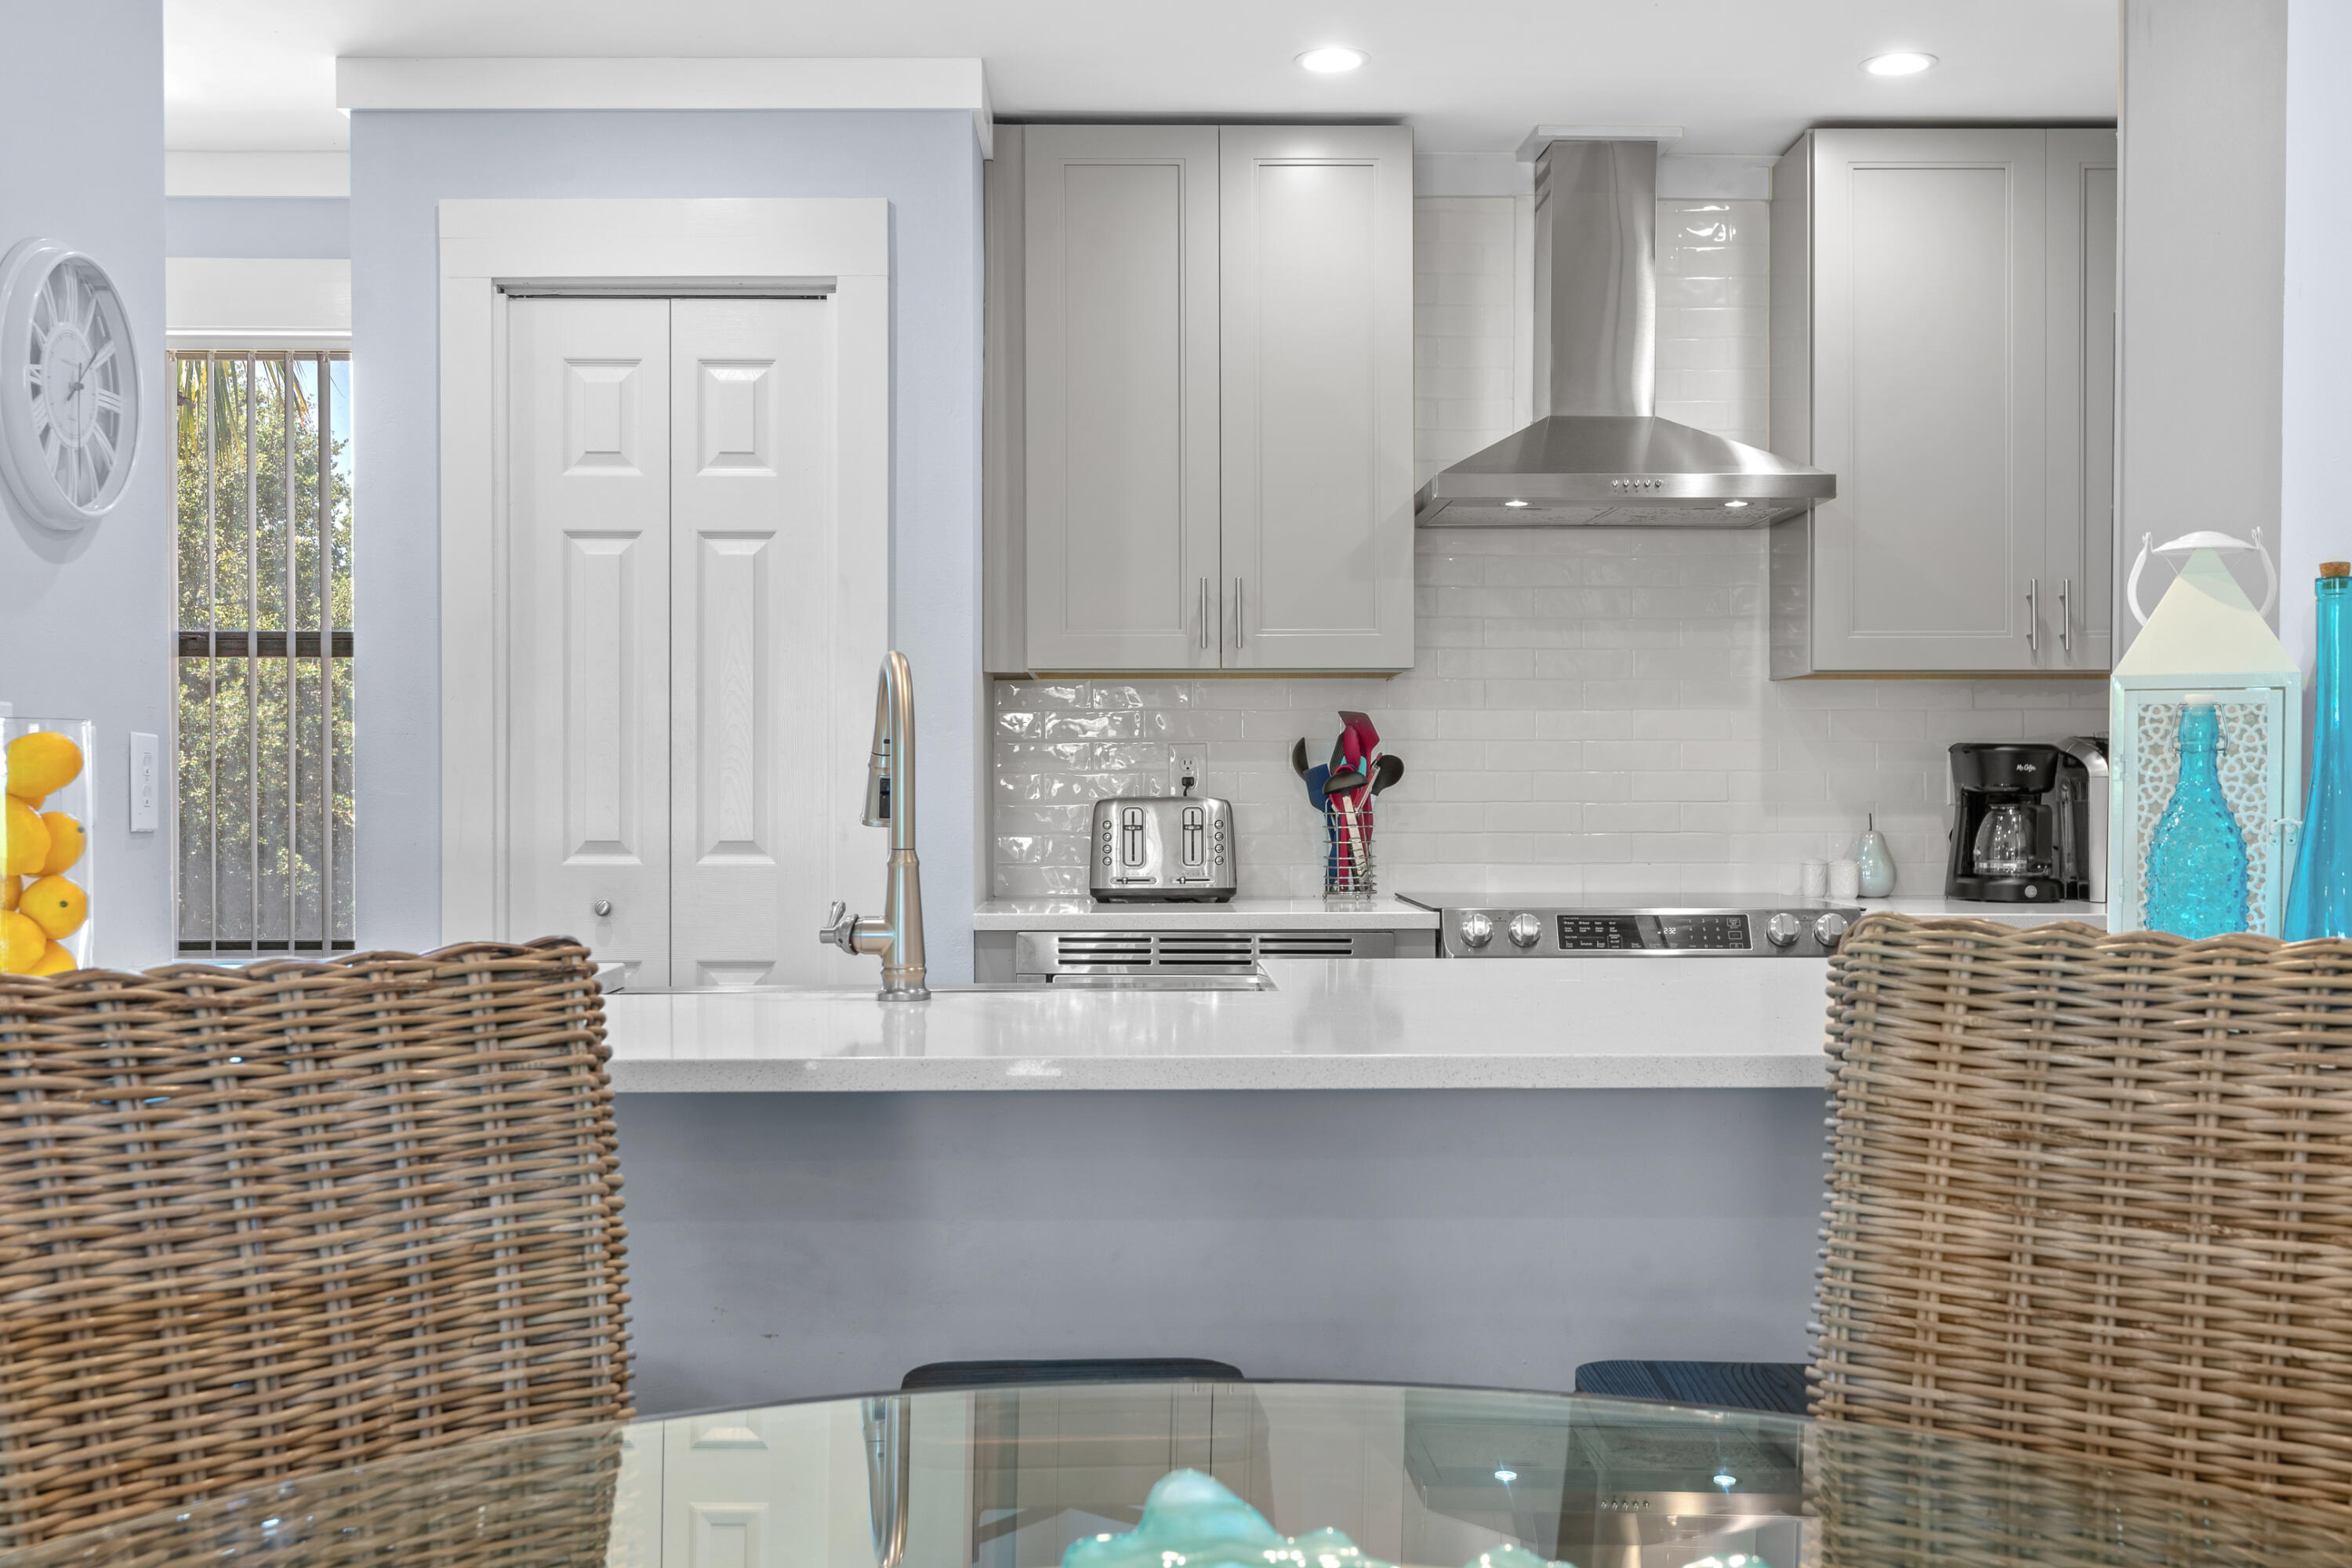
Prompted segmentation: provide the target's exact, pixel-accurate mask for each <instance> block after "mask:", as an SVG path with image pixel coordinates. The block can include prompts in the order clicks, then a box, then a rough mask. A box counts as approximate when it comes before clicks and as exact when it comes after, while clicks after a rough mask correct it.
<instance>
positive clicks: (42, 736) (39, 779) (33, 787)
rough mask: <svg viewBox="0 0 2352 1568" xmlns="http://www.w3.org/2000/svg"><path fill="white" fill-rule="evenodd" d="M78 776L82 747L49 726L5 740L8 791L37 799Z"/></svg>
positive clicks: (18, 796) (61, 787)
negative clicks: (6, 741) (48, 727)
mask: <svg viewBox="0 0 2352 1568" xmlns="http://www.w3.org/2000/svg"><path fill="white" fill-rule="evenodd" d="M80 776H81V748H80V747H79V746H77V745H75V744H74V743H73V742H71V741H69V740H68V739H67V738H66V737H65V736H63V735H60V734H58V733H57V732H56V731H50V730H36V731H33V732H32V733H31V734H29V735H19V736H17V737H16V739H15V740H13V741H11V742H8V793H9V794H10V795H15V796H16V798H17V799H18V800H29V801H39V800H43V799H46V798H47V796H48V795H49V794H50V792H51V791H53V790H61V789H63V788H65V787H66V785H68V784H71V783H73V782H74V780H75V779H77V778H79V777H80Z"/></svg>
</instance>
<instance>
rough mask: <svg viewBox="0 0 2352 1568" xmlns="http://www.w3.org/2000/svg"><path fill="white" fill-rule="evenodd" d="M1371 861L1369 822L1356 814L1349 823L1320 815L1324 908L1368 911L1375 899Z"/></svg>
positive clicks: (1338, 817) (1330, 814) (1363, 814)
mask: <svg viewBox="0 0 2352 1568" xmlns="http://www.w3.org/2000/svg"><path fill="white" fill-rule="evenodd" d="M1377 881H1378V878H1377V875H1376V872H1375V867H1374V861H1373V859H1372V821H1371V814H1370V812H1360V813H1358V815H1357V816H1355V817H1354V819H1353V820H1352V821H1351V820H1350V819H1349V818H1348V817H1347V816H1343V815H1342V814H1341V813H1339V812H1337V811H1326V812H1325V813H1324V814H1323V903H1324V906H1325V907H1326V908H1327V909H1369V908H1370V906H1371V903H1372V900H1373V899H1374V898H1375V897H1376V896H1377V889H1376V883H1377Z"/></svg>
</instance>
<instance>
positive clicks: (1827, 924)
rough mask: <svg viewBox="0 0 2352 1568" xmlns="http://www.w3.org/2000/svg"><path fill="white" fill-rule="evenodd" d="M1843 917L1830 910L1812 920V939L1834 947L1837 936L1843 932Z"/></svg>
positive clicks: (1844, 922)
mask: <svg viewBox="0 0 2352 1568" xmlns="http://www.w3.org/2000/svg"><path fill="white" fill-rule="evenodd" d="M1845 924H1846V921H1845V917H1844V916H1843V915H1842V914H1840V913H1838V912H1837V911H1836V910H1831V911H1830V912H1829V913H1827V914H1825V915H1823V916H1822V918H1821V919H1819V920H1817V921H1814V922H1813V940H1814V941H1815V942H1820V943H1821V944H1822V946H1823V947H1835V946H1836V945H1837V944H1838V938H1840V937H1842V936H1843V935H1844V934H1845Z"/></svg>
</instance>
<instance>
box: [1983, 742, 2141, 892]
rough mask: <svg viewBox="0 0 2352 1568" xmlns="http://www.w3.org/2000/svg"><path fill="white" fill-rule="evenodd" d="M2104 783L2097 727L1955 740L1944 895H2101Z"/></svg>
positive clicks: (2103, 887) (2104, 754)
mask: <svg viewBox="0 0 2352 1568" xmlns="http://www.w3.org/2000/svg"><path fill="white" fill-rule="evenodd" d="M2106 784H2107V750H2106V741H2105V737H2103V736H2096V735H2078V736H2075V737H2074V738H2072V739H2070V740H2067V741H2063V742H2057V743H2054V744H2018V743H2014V742H1999V741H1963V742H1960V743H1959V744H1958V745H1956V746H1954V747H1953V748H1952V805H1953V811H1952V846H1951V848H1952V852H1951V865H1950V869H1949V871H1948V873H1947V874H1946V876H1945V879H1944V894H1945V896H1946V897H1947V898H1952V899H1967V900H1973V901H1976V902H1979V903H1990V904H2026V903H2044V904H2048V903H2056V902H2058V901H2059V900H2063V899H2087V900H2092V901H2094V902H2099V901H2104V900H2105V898H2106V891H2107V889H2106V880H2107V879H2106V858H2107V821H2106V817H2107V813H2106V805H2107V799H2106Z"/></svg>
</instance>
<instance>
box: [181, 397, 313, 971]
mask: <svg viewBox="0 0 2352 1568" xmlns="http://www.w3.org/2000/svg"><path fill="white" fill-rule="evenodd" d="M173 359H174V362H175V363H174V374H175V378H176V383H177V391H178V394H179V418H178V431H177V436H178V458H179V466H178V558H177V569H178V602H179V621H180V626H179V629H180V631H181V632H182V633H205V632H238V633H250V632H256V631H258V632H285V631H288V630H289V629H290V630H292V631H295V632H298V633H299V632H318V631H320V630H322V626H321V616H320V595H321V590H322V587H323V592H324V596H325V602H326V604H327V606H328V608H329V610H330V612H331V615H330V616H329V617H327V618H326V619H325V621H324V628H332V629H341V630H348V629H350V627H351V626H352V570H351V566H352V510H351V459H350V445H351V441H350V434H349V432H350V429H351V424H350V366H349V362H348V361H341V360H324V361H322V359H321V357H320V356H318V355H305V354H299V353H298V354H293V355H286V354H278V355H274V356H262V355H257V356H256V357H254V358H253V359H252V360H251V361H250V362H248V361H247V359H246V358H245V356H243V355H231V354H221V355H218V356H213V355H206V354H203V353H187V354H177V355H174V356H173ZM322 370H323V372H324V374H327V375H328V376H329V378H330V385H329V386H328V388H327V396H326V398H325V402H326V405H327V407H328V410H329V415H330V428H329V430H328V432H327V441H326V458H325V461H326V475H325V478H326V496H325V505H326V520H327V527H326V538H325V539H324V540H323V541H322V540H321V539H320V431H319V412H320V402H321V398H320V386H319V377H320V374H321V373H322ZM289 424H290V428H291V434H292V437H293V440H292V450H291V451H290V453H289V449H288V435H289ZM208 426H209V427H208ZM248 459H249V466H248ZM289 468H290V472H291V476H292V479H293V484H292V487H291V492H292V493H291V496H290V498H289V486H288V484H287V479H288V476H289ZM289 499H290V501H291V505H290V506H289ZM289 533H290V540H289ZM289 544H290V551H291V554H290V560H289ZM322 560H323V562H324V563H325V566H326V571H325V582H324V583H323V584H321V581H320V575H321V574H320V564H321V562H322ZM289 565H290V567H291V572H292V581H291V583H290V584H289V580H288V574H289ZM178 663H179V675H180V681H179V723H180V755H179V811H180V939H181V942H182V944H183V946H187V945H190V944H203V943H207V942H215V941H216V942H220V943H222V944H223V945H224V946H228V947H233V948H241V947H245V946H247V945H250V944H253V943H256V942H258V943H259V944H261V945H262V946H263V947H264V948H265V949H268V948H270V947H282V946H283V945H284V944H285V943H287V942H289V940H290V941H292V942H296V943H298V944H310V945H312V946H315V945H316V944H317V943H318V942H320V940H321V938H322V936H324V935H325V934H326V933H325V931H323V929H322V928H323V926H324V923H325V911H324V910H323V909H322V899H321V895H322V890H323V889H324V887H325V885H326V879H327V869H328V858H327V853H326V851H327V849H328V847H329V844H328V839H327V828H328V825H329V824H330V822H331V826H332V849H333V859H332V866H333V879H334V898H333V905H334V911H333V912H334V920H333V928H334V929H333V933H332V934H333V936H334V937H335V938H336V939H339V940H347V939H349V937H350V936H351V934H352V912H351V911H352V893H351V880H350V868H351V847H352V769H351V726H352V703H351V680H352V660H351V659H350V658H337V659H334V660H332V682H333V708H334V713H333V725H332V736H331V742H330V738H329V731H328V726H327V725H326V724H325V723H324V722H322V708H323V705H324V703H325V700H326V697H325V689H326V679H325V677H324V675H323V674H322V672H321V670H320V659H319V658H318V657H317V654H316V652H315V650H312V651H310V653H309V655H308V656H307V657H301V658H289V657H286V656H285V655H283V654H280V653H278V652H277V651H275V649H274V648H273V649H272V650H271V651H269V652H268V656H267V657H257V658H246V657H242V656H238V655H232V656H228V657H223V658H208V657H205V656H204V655H202V654H193V655H192V654H187V653H183V654H181V656H180V657H179V660H178ZM289 715H290V720H291V721H290V722H289ZM330 752H331V760H332V764H333V770H334V776H333V784H334V789H333V800H332V803H331V808H330V806H329V804H328V802H327V801H326V799H325V795H326V782H327V774H326V769H327V766H328V763H329V760H330ZM256 873H258V875H257V874H256Z"/></svg>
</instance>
